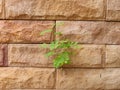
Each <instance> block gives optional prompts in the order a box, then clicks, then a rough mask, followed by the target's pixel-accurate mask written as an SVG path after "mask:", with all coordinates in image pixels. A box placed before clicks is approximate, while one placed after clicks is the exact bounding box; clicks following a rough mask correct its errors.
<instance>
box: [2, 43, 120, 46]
mask: <svg viewBox="0 0 120 90" xmlns="http://www.w3.org/2000/svg"><path fill="white" fill-rule="evenodd" d="M0 44H8V45H9V44H36V45H37V44H51V43H0ZM78 45H116V46H117V45H120V44H94V43H78Z"/></svg>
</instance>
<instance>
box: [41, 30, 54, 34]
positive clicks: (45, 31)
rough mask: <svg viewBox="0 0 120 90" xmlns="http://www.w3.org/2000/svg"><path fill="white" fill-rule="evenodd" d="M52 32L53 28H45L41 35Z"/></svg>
mask: <svg viewBox="0 0 120 90" xmlns="http://www.w3.org/2000/svg"><path fill="white" fill-rule="evenodd" d="M49 32H52V29H48V30H44V31H42V32H41V33H40V35H45V34H46V33H49Z"/></svg>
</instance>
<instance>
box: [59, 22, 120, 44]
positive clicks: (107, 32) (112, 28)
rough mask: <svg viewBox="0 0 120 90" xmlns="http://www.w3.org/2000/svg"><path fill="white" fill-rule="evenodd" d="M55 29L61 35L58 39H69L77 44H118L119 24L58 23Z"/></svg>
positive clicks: (119, 36)
mask: <svg viewBox="0 0 120 90" xmlns="http://www.w3.org/2000/svg"><path fill="white" fill-rule="evenodd" d="M61 22H62V23H64V24H63V25H61V26H59V27H57V31H58V32H62V34H63V35H61V36H59V37H58V38H60V39H70V40H72V41H75V42H79V43H93V44H120V22H93V21H91V22H90V21H58V23H61Z"/></svg>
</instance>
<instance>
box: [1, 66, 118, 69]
mask: <svg viewBox="0 0 120 90" xmlns="http://www.w3.org/2000/svg"><path fill="white" fill-rule="evenodd" d="M10 67H13V68H15V67H16V68H46V69H47V68H48V69H49V68H52V69H56V68H54V67H37V66H36V67H34V66H33V67H32V66H0V68H10ZM111 68H113V69H117V68H120V67H62V68H58V69H111Z"/></svg>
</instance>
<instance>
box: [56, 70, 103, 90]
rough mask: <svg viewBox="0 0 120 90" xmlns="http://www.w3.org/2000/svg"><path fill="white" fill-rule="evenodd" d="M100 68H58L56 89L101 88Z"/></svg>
mask: <svg viewBox="0 0 120 90" xmlns="http://www.w3.org/2000/svg"><path fill="white" fill-rule="evenodd" d="M101 73H102V70H101V69H59V70H58V71H57V88H58V89H61V90H63V89H68V90H69V89H74V90H76V89H78V90H79V89H81V90H102V89H103V88H104V84H103V81H102V79H101Z"/></svg>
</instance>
